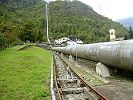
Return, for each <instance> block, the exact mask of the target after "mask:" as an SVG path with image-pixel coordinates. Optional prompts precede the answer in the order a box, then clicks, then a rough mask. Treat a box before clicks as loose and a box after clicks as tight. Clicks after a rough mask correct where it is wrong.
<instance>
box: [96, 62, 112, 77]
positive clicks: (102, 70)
mask: <svg viewBox="0 0 133 100" xmlns="http://www.w3.org/2000/svg"><path fill="white" fill-rule="evenodd" d="M96 73H97V74H98V75H100V76H102V77H109V76H110V72H109V69H108V67H107V66H106V65H104V64H102V63H101V62H98V63H97V64H96Z"/></svg>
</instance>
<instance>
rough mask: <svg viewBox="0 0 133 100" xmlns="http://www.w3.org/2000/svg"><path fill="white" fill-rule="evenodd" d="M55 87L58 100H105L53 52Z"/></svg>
mask: <svg viewBox="0 0 133 100" xmlns="http://www.w3.org/2000/svg"><path fill="white" fill-rule="evenodd" d="M53 58H54V59H53V60H54V73H55V78H54V80H55V87H56V92H57V98H58V99H59V100H107V98H106V97H104V96H103V95H102V94H100V93H99V92H97V91H96V90H95V89H94V88H92V87H91V86H90V85H88V84H87V83H86V82H84V80H83V79H82V78H81V77H80V76H78V74H76V73H75V72H74V71H73V70H72V69H71V67H70V66H68V65H67V64H66V63H65V61H64V60H63V59H62V58H61V57H60V55H58V54H57V53H53Z"/></svg>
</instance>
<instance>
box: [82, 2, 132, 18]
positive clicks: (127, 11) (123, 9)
mask: <svg viewBox="0 0 133 100" xmlns="http://www.w3.org/2000/svg"><path fill="white" fill-rule="evenodd" d="M80 1H82V2H83V3H86V4H87V5H90V6H91V7H92V8H93V9H94V10H95V11H96V12H98V13H100V14H102V15H103V16H106V17H109V18H111V19H113V20H118V19H122V18H126V17H131V16H133V0H80Z"/></svg>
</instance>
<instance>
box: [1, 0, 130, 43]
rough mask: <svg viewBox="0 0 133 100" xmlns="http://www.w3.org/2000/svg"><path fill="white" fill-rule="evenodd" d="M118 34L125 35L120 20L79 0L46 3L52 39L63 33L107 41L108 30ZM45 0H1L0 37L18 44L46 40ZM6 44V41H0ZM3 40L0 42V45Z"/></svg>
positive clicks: (94, 40)
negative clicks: (47, 4) (102, 13)
mask: <svg viewBox="0 0 133 100" xmlns="http://www.w3.org/2000/svg"><path fill="white" fill-rule="evenodd" d="M110 28H114V29H115V30H116V34H117V37H121V36H125V35H128V32H127V30H126V29H125V28H124V27H123V26H122V25H120V24H119V23H116V22H113V21H112V20H111V19H108V18H105V17H103V16H101V15H98V14H97V13H96V12H95V11H94V10H93V9H92V8H91V7H89V6H88V5H86V4H83V3H81V2H80V1H77V0H74V1H70V0H65V1H62V0H57V1H53V2H50V3H49V35H50V39H51V40H54V39H57V38H60V37H63V36H68V37H70V38H79V39H81V40H83V41H84V43H93V42H100V41H108V40H109V33H108V30H109V29H110ZM45 34H46V19H45V2H44V1H43V0H2V1H1V2H0V41H6V45H8V44H12V45H14V44H17V43H20V42H25V41H26V40H29V41H31V42H37V41H38V40H39V41H46V35H45ZM3 44H5V42H4V43H3ZM3 44H2V42H1V43H0V45H3Z"/></svg>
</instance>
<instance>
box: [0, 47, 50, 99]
mask: <svg viewBox="0 0 133 100" xmlns="http://www.w3.org/2000/svg"><path fill="white" fill-rule="evenodd" d="M19 48H20V47H18V46H17V47H13V48H8V49H6V50H1V51H0V100H21V99H23V100H50V90H49V84H50V66H51V54H50V52H49V51H46V50H44V49H40V48H37V47H31V48H28V49H25V50H21V51H17V50H18V49H19Z"/></svg>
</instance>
